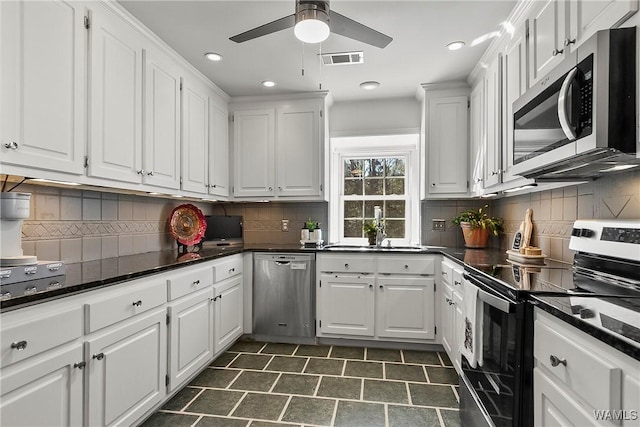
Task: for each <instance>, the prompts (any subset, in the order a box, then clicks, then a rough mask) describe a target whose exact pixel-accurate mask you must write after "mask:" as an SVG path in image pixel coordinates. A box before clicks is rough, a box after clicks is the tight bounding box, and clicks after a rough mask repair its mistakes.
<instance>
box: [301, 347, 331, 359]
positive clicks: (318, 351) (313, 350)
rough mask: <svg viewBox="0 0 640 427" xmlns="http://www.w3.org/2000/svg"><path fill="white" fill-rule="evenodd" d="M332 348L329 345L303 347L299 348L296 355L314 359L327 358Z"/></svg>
mask: <svg viewBox="0 0 640 427" xmlns="http://www.w3.org/2000/svg"><path fill="white" fill-rule="evenodd" d="M329 350H331V347H330V346H328V345H301V346H298V349H297V350H296V353H295V355H296V356H313V357H327V355H328V354H329Z"/></svg>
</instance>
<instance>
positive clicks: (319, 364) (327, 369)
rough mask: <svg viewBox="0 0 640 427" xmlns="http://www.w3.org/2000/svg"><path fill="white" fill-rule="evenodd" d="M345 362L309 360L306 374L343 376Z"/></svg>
mask: <svg viewBox="0 0 640 427" xmlns="http://www.w3.org/2000/svg"><path fill="white" fill-rule="evenodd" d="M343 366H344V360H336V359H314V358H313V357H312V358H310V359H309V363H307V367H306V368H305V370H304V372H305V373H307V374H323V375H342V368H343Z"/></svg>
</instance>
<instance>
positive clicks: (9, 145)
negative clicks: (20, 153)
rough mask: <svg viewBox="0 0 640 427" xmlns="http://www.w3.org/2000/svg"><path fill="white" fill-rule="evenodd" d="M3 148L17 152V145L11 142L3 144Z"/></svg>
mask: <svg viewBox="0 0 640 427" xmlns="http://www.w3.org/2000/svg"><path fill="white" fill-rule="evenodd" d="M4 148H8V149H10V150H17V149H18V143H17V142H15V141H11V142H8V143H5V144H4Z"/></svg>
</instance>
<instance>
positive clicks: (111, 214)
mask: <svg viewBox="0 0 640 427" xmlns="http://www.w3.org/2000/svg"><path fill="white" fill-rule="evenodd" d="M102 220H103V221H117V220H118V201H117V200H111V199H106V200H105V199H102Z"/></svg>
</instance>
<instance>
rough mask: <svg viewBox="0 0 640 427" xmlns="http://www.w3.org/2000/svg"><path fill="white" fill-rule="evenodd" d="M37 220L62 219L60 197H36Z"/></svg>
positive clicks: (38, 195) (39, 195)
mask: <svg viewBox="0 0 640 427" xmlns="http://www.w3.org/2000/svg"><path fill="white" fill-rule="evenodd" d="M35 219H39V220H46V221H57V220H59V219H60V197H59V196H57V195H50V194H36V195H35Z"/></svg>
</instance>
